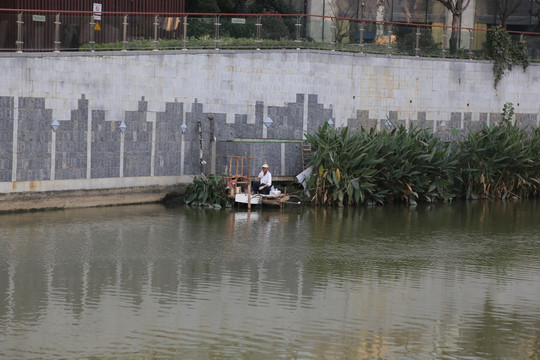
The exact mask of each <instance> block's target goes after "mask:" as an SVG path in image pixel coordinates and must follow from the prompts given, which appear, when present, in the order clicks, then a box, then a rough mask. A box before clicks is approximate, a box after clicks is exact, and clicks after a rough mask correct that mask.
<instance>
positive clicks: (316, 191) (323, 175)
mask: <svg viewBox="0 0 540 360" xmlns="http://www.w3.org/2000/svg"><path fill="white" fill-rule="evenodd" d="M306 137H307V140H308V142H309V143H310V144H311V147H312V149H313V151H314V152H313V156H312V158H311V162H310V165H311V166H312V167H313V169H314V171H313V173H312V174H313V175H312V177H311V178H310V181H309V183H308V186H309V188H310V189H311V190H312V192H311V193H312V198H311V200H312V202H313V203H314V204H315V205H341V204H348V205H362V204H364V203H366V202H374V203H378V204H386V203H395V202H405V203H409V204H416V202H417V201H418V200H420V201H428V202H433V201H440V200H446V199H452V198H454V197H455V194H453V193H452V189H453V179H454V178H455V172H456V171H457V160H456V159H454V158H453V157H452V156H451V148H450V146H449V145H448V144H445V143H443V142H442V141H440V140H439V139H438V138H436V137H434V136H433V135H432V134H429V133H428V132H427V131H426V130H424V129H420V128H414V127H409V128H406V127H405V126H402V125H400V126H397V127H395V128H393V129H392V130H391V131H386V130H385V131H382V132H377V131H375V130H373V129H371V130H365V129H363V128H361V129H360V130H359V131H358V132H350V131H349V129H348V128H346V127H345V128H342V129H340V130H336V129H334V128H332V127H330V126H328V124H326V125H324V126H323V127H321V128H319V130H318V132H317V133H315V134H306Z"/></svg>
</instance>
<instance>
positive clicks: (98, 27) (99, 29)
mask: <svg viewBox="0 0 540 360" xmlns="http://www.w3.org/2000/svg"><path fill="white" fill-rule="evenodd" d="M94 30H96V31H101V26H99V23H96V25H94Z"/></svg>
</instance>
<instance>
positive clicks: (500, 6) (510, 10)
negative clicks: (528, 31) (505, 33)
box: [494, 0, 528, 29]
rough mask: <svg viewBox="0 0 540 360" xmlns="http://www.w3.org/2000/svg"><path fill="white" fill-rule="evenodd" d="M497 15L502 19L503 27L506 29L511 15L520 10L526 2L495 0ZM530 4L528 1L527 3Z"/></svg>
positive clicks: (523, 0) (519, 0) (521, 0)
mask: <svg viewBox="0 0 540 360" xmlns="http://www.w3.org/2000/svg"><path fill="white" fill-rule="evenodd" d="M494 1H495V8H496V9H497V15H498V16H499V18H500V19H501V26H502V27H503V28H505V29H506V22H507V21H508V18H509V17H510V15H512V14H514V13H515V12H516V11H517V10H519V8H520V6H521V5H522V4H523V3H524V2H525V0H494ZM527 2H528V1H527Z"/></svg>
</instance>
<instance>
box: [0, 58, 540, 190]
mask: <svg viewBox="0 0 540 360" xmlns="http://www.w3.org/2000/svg"><path fill="white" fill-rule="evenodd" d="M0 68H2V69H4V70H7V71H4V73H3V75H2V81H1V82H0V193H12V192H27V191H50V190H51V191H53V190H77V189H104V188H124V187H131V186H149V185H162V186H167V185H171V184H175V183H178V182H182V181H184V182H186V181H190V180H189V179H190V178H189V177H185V176H186V175H193V174H198V173H199V172H200V168H201V166H200V163H199V152H200V143H201V142H200V138H199V133H198V123H199V122H200V123H201V128H202V134H203V136H202V138H203V139H202V143H203V158H204V159H205V161H206V164H205V165H204V166H203V171H205V172H210V171H211V170H212V169H213V168H215V170H216V171H218V172H224V171H225V170H226V169H227V168H226V166H227V164H228V161H227V155H247V156H252V157H254V158H255V159H254V160H253V167H254V169H253V170H252V175H255V174H256V172H257V171H258V169H259V166H260V164H262V163H263V162H267V163H269V164H270V166H271V171H272V173H273V175H274V176H292V175H296V174H297V173H299V172H300V171H301V157H300V150H299V149H300V147H299V141H300V140H301V139H302V138H303V134H304V132H313V131H315V130H316V129H317V128H318V126H320V125H322V124H323V123H324V122H326V121H328V120H329V119H332V121H333V122H334V124H335V126H338V127H341V126H350V127H353V128H358V127H359V126H364V127H376V128H378V129H380V128H381V127H384V126H387V125H388V126H390V122H388V120H392V121H394V122H398V123H404V124H409V123H413V124H416V125H419V126H423V127H426V128H429V129H431V130H432V131H434V132H436V133H438V134H440V136H442V137H451V129H452V128H456V129H457V130H458V132H459V133H462V134H463V133H465V132H466V131H468V129H470V128H472V129H475V128H478V127H480V126H481V125H482V124H484V123H488V124H489V123H492V122H494V121H497V120H498V119H499V118H500V113H501V111H502V107H503V105H504V103H505V102H512V103H514V106H515V108H516V121H518V123H519V124H520V125H522V126H527V125H532V126H538V121H539V116H538V113H539V104H538V101H537V94H538V93H539V90H540V81H539V80H540V66H538V65H536V64H532V65H531V66H530V67H529V68H528V69H527V71H526V72H523V71H522V70H521V69H519V68H516V69H514V70H513V71H512V72H511V73H510V74H508V75H507V76H506V77H504V78H503V80H502V81H501V83H500V84H499V86H498V89H497V90H495V89H494V87H493V75H492V65H491V63H489V62H486V61H466V60H447V59H425V58H405V57H403V58H402V57H387V56H375V55H368V56H364V55H359V54H348V53H338V52H323V51H307V50H301V51H295V50H290V51H278V50H272V51H223V50H220V51H213V50H212V51H184V52H182V51H178V52H144V53H143V52H128V53H58V54H1V55H0ZM267 118H270V119H271V120H272V124H271V125H270V126H269V127H266V126H265V125H264V123H263V122H264V120H265V119H267ZM210 119H212V120H210ZM54 120H57V121H58V122H59V127H58V130H57V131H56V132H54V131H53V129H52V127H51V124H52V122H53V121H54ZM122 124H125V125H126V128H125V131H124V132H122V131H121V129H120V125H122ZM183 124H185V125H186V126H187V130H186V132H185V133H184V134H183V133H182V131H181V127H182V125H183ZM213 145H214V146H213ZM213 148H215V149H216V150H215V154H212V149H213ZM213 155H215V157H216V162H215V164H213V163H212V161H211V159H212V157H213Z"/></svg>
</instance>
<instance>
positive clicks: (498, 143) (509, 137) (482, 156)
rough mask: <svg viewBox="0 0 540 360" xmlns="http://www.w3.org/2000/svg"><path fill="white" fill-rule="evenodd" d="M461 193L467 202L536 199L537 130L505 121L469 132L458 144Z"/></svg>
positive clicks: (539, 172) (539, 153)
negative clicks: (473, 200)
mask: <svg viewBox="0 0 540 360" xmlns="http://www.w3.org/2000/svg"><path fill="white" fill-rule="evenodd" d="M457 156H458V158H459V162H460V168H461V173H460V177H459V179H458V180H459V182H460V184H461V193H462V194H463V195H464V197H465V198H467V199H506V198H519V199H523V198H530V197H536V196H538V194H539V190H540V187H539V185H540V131H539V129H535V130H531V129H522V128H519V127H518V126H516V125H513V124H512V123H511V121H510V119H508V118H504V117H503V120H502V122H501V123H500V124H498V125H493V126H489V127H488V126H486V125H485V126H484V127H483V129H482V130H481V131H479V132H476V133H474V132H471V133H469V135H468V136H467V138H466V139H465V140H464V141H463V142H462V143H461V144H460V146H459V153H458V155H457Z"/></svg>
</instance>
